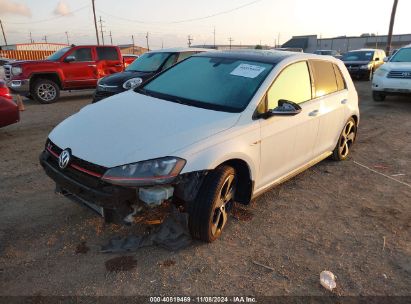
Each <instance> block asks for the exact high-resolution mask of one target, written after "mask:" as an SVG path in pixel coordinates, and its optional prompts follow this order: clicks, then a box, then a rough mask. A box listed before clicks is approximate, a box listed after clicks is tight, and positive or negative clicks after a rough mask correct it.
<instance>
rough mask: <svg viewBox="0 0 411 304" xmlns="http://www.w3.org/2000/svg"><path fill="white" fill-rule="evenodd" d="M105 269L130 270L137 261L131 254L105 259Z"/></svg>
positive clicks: (111, 270) (112, 270)
mask: <svg viewBox="0 0 411 304" xmlns="http://www.w3.org/2000/svg"><path fill="white" fill-rule="evenodd" d="M105 265H106V270H107V271H110V272H119V271H130V270H132V269H134V268H136V266H137V261H136V260H135V259H134V257H132V256H121V257H117V258H113V259H110V260H107V261H106V263H105Z"/></svg>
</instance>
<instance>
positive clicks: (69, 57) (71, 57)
mask: <svg viewBox="0 0 411 304" xmlns="http://www.w3.org/2000/svg"><path fill="white" fill-rule="evenodd" d="M73 61H76V57H75V56H67V57H66V59H64V62H73Z"/></svg>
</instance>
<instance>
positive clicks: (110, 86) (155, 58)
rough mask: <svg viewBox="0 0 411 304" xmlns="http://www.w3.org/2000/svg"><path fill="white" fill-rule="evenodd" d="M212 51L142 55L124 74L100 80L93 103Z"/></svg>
mask: <svg viewBox="0 0 411 304" xmlns="http://www.w3.org/2000/svg"><path fill="white" fill-rule="evenodd" d="M206 51H210V50H209V49H196V48H172V49H162V50H158V51H152V52H148V53H145V54H143V55H141V56H140V57H139V58H138V59H137V60H135V61H134V62H133V63H132V64H131V65H129V66H127V68H126V69H125V71H124V72H123V73H117V74H114V75H110V76H107V77H104V78H102V79H100V81H99V82H98V85H97V88H96V92H95V93H94V97H93V103H95V102H97V101H100V100H102V99H104V98H106V97H109V96H112V95H115V94H118V93H122V92H124V91H127V90H130V89H133V88H135V87H137V86H139V85H141V84H142V83H143V82H144V81H146V80H147V79H149V78H151V77H153V76H154V75H156V74H158V73H160V72H161V71H164V70H166V69H168V68H169V67H171V66H172V65H174V64H176V63H177V62H180V61H182V60H184V59H186V58H188V57H190V56H192V55H194V54H197V53H200V52H206Z"/></svg>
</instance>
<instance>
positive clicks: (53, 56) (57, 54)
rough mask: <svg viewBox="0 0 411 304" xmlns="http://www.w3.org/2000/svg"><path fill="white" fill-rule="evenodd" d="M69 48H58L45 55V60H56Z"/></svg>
mask: <svg viewBox="0 0 411 304" xmlns="http://www.w3.org/2000/svg"><path fill="white" fill-rule="evenodd" d="M69 49H70V47H65V48H62V49H60V50H58V51H57V52H55V53H53V54H51V55H50V56H49V57H47V60H50V61H57V60H59V59H60V58H61V56H63V55H64V54H65V53H67V51H68V50H69Z"/></svg>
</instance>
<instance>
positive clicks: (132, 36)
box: [131, 35, 134, 55]
mask: <svg viewBox="0 0 411 304" xmlns="http://www.w3.org/2000/svg"><path fill="white" fill-rule="evenodd" d="M131 40H132V41H133V55H134V35H131Z"/></svg>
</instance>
